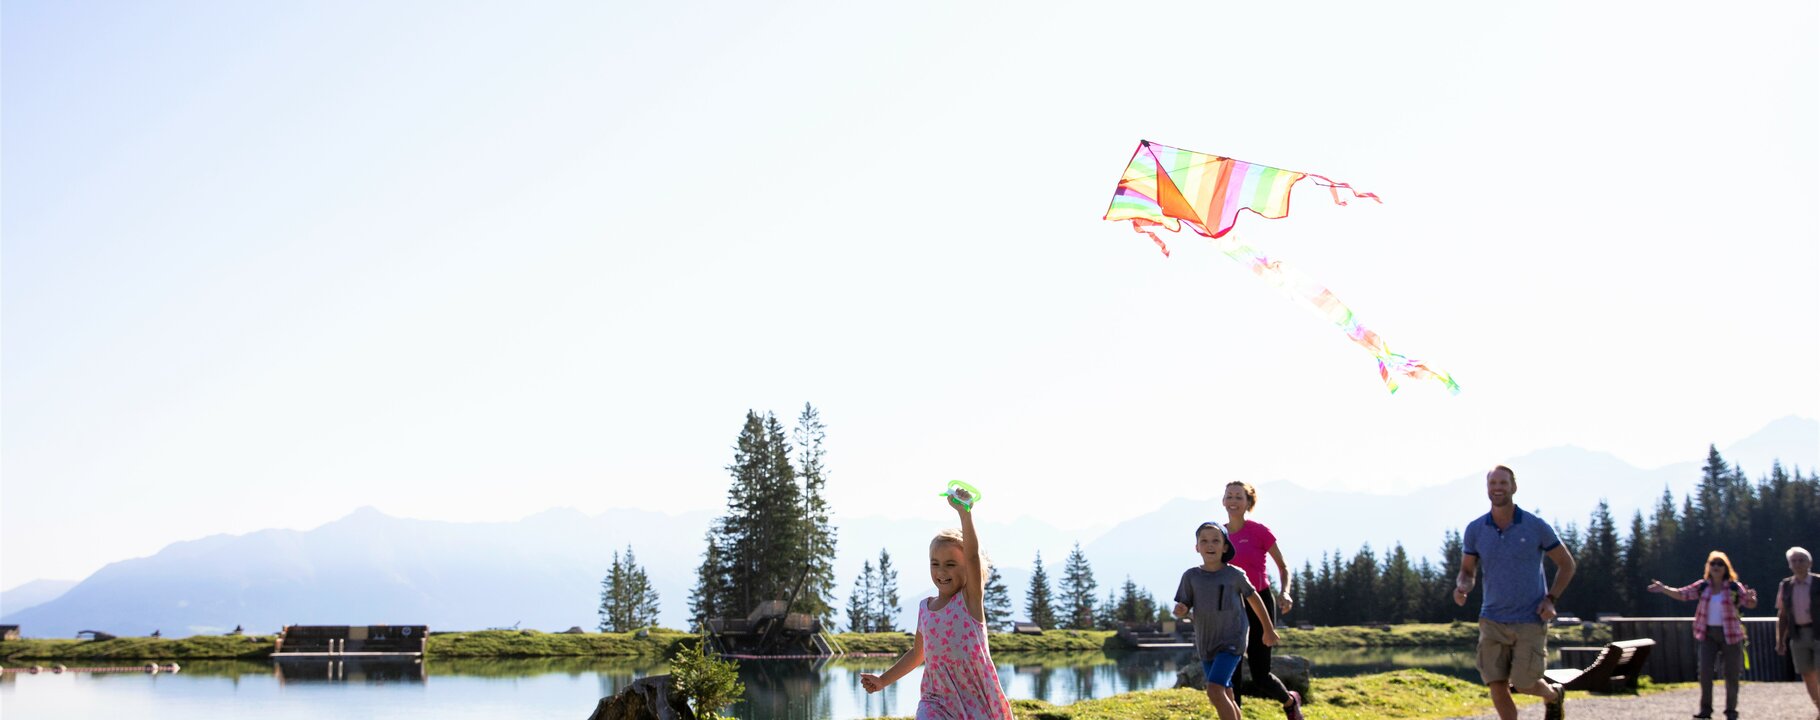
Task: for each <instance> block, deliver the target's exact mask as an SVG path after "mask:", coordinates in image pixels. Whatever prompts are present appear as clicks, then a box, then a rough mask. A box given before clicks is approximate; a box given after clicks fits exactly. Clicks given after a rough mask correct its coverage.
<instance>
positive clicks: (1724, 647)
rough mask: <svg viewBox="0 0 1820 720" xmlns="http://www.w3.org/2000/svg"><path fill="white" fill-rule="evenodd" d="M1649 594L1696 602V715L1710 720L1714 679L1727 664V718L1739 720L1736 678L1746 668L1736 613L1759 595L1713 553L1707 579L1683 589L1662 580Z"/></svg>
mask: <svg viewBox="0 0 1820 720" xmlns="http://www.w3.org/2000/svg"><path fill="white" fill-rule="evenodd" d="M1649 591H1650V592H1655V593H1662V594H1663V595H1667V596H1669V597H1672V598H1676V599H1680V600H1698V601H1700V604H1699V605H1696V606H1694V642H1697V643H1699V644H1700V656H1699V660H1700V664H1699V667H1700V712H1699V713H1697V714H1695V715H1694V717H1697V718H1709V717H1712V716H1713V674H1714V670H1715V669H1716V668H1715V667H1714V666H1716V665H1718V664H1719V663H1720V661H1721V659H1723V662H1724V663H1725V717H1727V718H1735V717H1738V675H1739V674H1740V672H1741V671H1742V669H1743V668H1742V667H1741V666H1742V665H1743V664H1744V645H1743V642H1744V622H1743V621H1742V620H1739V619H1738V616H1739V615H1741V614H1743V613H1742V611H1741V610H1740V608H1754V607H1756V606H1757V591H1755V590H1752V589H1750V588H1748V587H1745V586H1744V583H1741V582H1738V573H1737V572H1736V571H1734V570H1732V560H1731V558H1729V557H1726V555H1725V553H1722V552H1719V551H1718V550H1714V551H1712V552H1711V553H1708V554H1707V556H1706V577H1703V578H1701V579H1699V580H1696V581H1694V582H1693V583H1692V584H1690V585H1688V586H1686V587H1679V588H1671V587H1669V586H1667V585H1663V584H1662V581H1661V580H1651V581H1649Z"/></svg>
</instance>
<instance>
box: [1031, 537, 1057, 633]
mask: <svg viewBox="0 0 1820 720" xmlns="http://www.w3.org/2000/svg"><path fill="white" fill-rule="evenodd" d="M1030 567H1031V569H1030V590H1029V591H1027V592H1025V593H1024V612H1025V613H1027V614H1029V615H1030V622H1033V623H1036V626H1037V627H1040V628H1042V629H1044V630H1050V629H1054V628H1055V603H1054V601H1053V600H1052V598H1050V594H1049V573H1046V572H1044V571H1043V551H1041V550H1038V551H1037V553H1036V560H1034V561H1033V562H1032V563H1031V566H1030Z"/></svg>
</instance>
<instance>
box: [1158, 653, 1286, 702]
mask: <svg viewBox="0 0 1820 720" xmlns="http://www.w3.org/2000/svg"><path fill="white" fill-rule="evenodd" d="M1270 674H1272V675H1275V676H1277V679H1279V680H1282V681H1283V685H1284V686H1285V687H1287V688H1289V689H1291V690H1294V691H1296V692H1299V693H1301V694H1302V699H1303V700H1308V699H1310V698H1311V697H1313V696H1312V695H1310V694H1309V691H1308V686H1309V684H1310V682H1311V681H1312V680H1313V679H1314V663H1311V662H1309V661H1308V658H1305V657H1302V656H1300V655H1272V656H1271V658H1270ZM1175 686H1176V687H1179V688H1194V689H1196V690H1199V689H1202V688H1205V687H1207V681H1206V680H1205V678H1204V676H1202V675H1201V664H1200V662H1198V661H1197V662H1195V663H1193V664H1191V665H1188V666H1186V667H1183V668H1182V669H1181V670H1178V671H1176V674H1175ZM1239 694H1240V695H1242V696H1247V697H1259V696H1260V693H1258V692H1257V691H1256V688H1253V687H1251V668H1250V667H1248V666H1247V665H1246V663H1242V662H1241V663H1239Z"/></svg>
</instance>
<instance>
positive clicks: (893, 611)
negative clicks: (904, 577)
mask: <svg viewBox="0 0 1820 720" xmlns="http://www.w3.org/2000/svg"><path fill="white" fill-rule="evenodd" d="M873 601H874V604H873V606H872V624H873V629H872V631H873V632H897V613H898V611H899V610H901V609H902V606H901V603H899V602H898V599H897V568H894V567H892V566H891V553H890V552H889V551H887V550H885V549H883V548H880V549H879V551H878V591H877V592H876V593H875V594H874V595H873Z"/></svg>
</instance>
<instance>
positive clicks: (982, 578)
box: [948, 490, 986, 622]
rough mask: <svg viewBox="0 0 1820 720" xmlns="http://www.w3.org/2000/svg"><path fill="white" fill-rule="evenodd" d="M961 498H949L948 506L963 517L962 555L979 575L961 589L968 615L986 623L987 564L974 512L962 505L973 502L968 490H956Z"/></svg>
mask: <svg viewBox="0 0 1820 720" xmlns="http://www.w3.org/2000/svg"><path fill="white" fill-rule="evenodd" d="M955 493H956V494H958V495H959V496H960V497H949V498H948V505H949V506H951V507H953V508H954V511H955V512H957V513H960V516H961V554H962V555H965V556H966V558H967V562H968V563H970V564H971V565H972V566H973V569H974V570H975V571H976V572H977V573H978V574H977V576H976V577H974V578H973V580H972V581H971V582H968V583H967V584H966V585H965V586H964V587H962V588H961V594H962V595H963V596H964V597H966V599H967V614H969V615H972V616H973V619H975V620H978V621H980V622H985V621H986V602H985V597H986V563H985V561H984V560H982V559H981V558H980V538H979V532H978V531H976V530H974V529H973V512H972V511H971V510H968V509H967V506H966V505H963V504H962V501H963V500H971V499H972V498H971V497H969V496H968V493H967V491H966V490H956V491H955Z"/></svg>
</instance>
